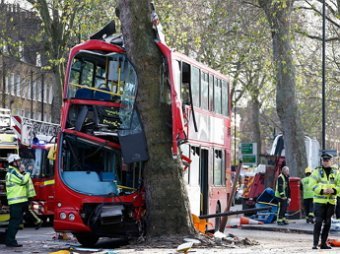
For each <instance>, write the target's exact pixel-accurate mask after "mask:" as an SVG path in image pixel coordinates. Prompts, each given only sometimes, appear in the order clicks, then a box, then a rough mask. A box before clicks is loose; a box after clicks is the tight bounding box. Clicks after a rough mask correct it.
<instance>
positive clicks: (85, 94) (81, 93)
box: [75, 88, 93, 99]
mask: <svg viewBox="0 0 340 254" xmlns="http://www.w3.org/2000/svg"><path fill="white" fill-rule="evenodd" d="M75 98H77V99H93V91H92V90H90V89H86V88H79V89H78V90H77V91H76V95H75Z"/></svg>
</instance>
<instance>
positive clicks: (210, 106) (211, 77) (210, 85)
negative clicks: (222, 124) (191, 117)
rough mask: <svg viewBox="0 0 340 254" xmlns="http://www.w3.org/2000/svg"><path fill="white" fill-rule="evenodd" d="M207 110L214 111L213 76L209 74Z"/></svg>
mask: <svg viewBox="0 0 340 254" xmlns="http://www.w3.org/2000/svg"><path fill="white" fill-rule="evenodd" d="M209 110H210V111H214V76H213V75H209Z"/></svg>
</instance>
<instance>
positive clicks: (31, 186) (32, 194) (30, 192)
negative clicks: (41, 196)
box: [26, 177, 37, 198]
mask: <svg viewBox="0 0 340 254" xmlns="http://www.w3.org/2000/svg"><path fill="white" fill-rule="evenodd" d="M26 189H27V197H28V198H33V197H35V196H36V195H37V194H36V192H35V189H34V184H33V182H32V179H31V177H30V178H29V180H28V183H27V185H26Z"/></svg>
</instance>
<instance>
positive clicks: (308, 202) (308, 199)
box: [300, 167, 314, 224]
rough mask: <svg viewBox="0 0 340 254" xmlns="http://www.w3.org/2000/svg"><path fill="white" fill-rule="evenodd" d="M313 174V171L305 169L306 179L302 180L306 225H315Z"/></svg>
mask: <svg viewBox="0 0 340 254" xmlns="http://www.w3.org/2000/svg"><path fill="white" fill-rule="evenodd" d="M311 174H312V169H311V168H310V167H307V168H306V169H305V177H304V178H302V179H301V185H300V186H301V189H302V193H303V194H302V196H303V206H304V208H305V216H306V223H312V224H313V223H314V211H313V196H314V192H313V190H312V187H311V185H310V182H311V180H310V178H311V176H310V175H311Z"/></svg>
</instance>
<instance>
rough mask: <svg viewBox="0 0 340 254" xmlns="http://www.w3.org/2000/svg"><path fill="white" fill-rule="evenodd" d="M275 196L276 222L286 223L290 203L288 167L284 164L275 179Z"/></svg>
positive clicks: (279, 223)
mask: <svg viewBox="0 0 340 254" xmlns="http://www.w3.org/2000/svg"><path fill="white" fill-rule="evenodd" d="M275 197H276V198H277V199H278V201H279V203H278V211H277V220H276V221H277V224H278V225H288V220H287V219H286V212H287V208H288V205H289V203H290V187H289V168H288V167H287V166H284V167H283V168H282V170H281V174H280V175H279V176H278V178H277V181H276V190H275Z"/></svg>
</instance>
